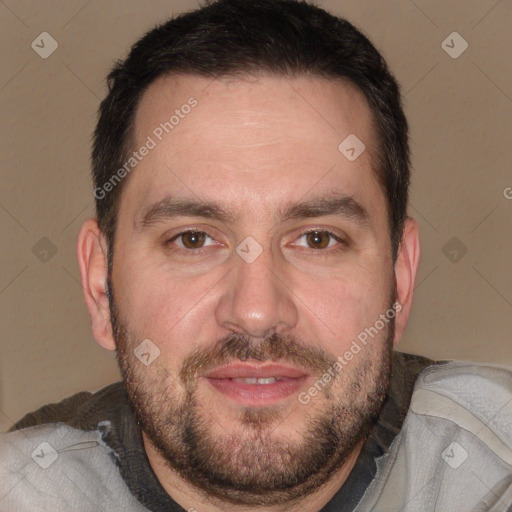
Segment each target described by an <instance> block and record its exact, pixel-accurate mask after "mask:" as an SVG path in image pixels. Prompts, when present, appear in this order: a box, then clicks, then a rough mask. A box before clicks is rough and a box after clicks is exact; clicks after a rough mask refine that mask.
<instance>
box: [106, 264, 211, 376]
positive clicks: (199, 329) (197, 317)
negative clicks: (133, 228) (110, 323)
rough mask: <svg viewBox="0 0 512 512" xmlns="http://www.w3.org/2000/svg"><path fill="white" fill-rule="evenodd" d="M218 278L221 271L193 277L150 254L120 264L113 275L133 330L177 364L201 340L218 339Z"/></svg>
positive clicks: (125, 318)
mask: <svg viewBox="0 0 512 512" xmlns="http://www.w3.org/2000/svg"><path fill="white" fill-rule="evenodd" d="M220 277H221V275H220ZM218 281H219V276H218V275H217V273H216V272H212V273H211V274H208V275H203V276H201V278H196V279H190V278H186V277H183V276H182V275H177V274H175V273H172V272H168V271H166V270H162V269H159V268H154V267H151V266H150V259H149V258H148V259H147V260H145V264H142V259H141V262H139V263H136V262H134V261H131V262H127V264H125V265H122V264H120V265H119V266H118V268H117V272H116V274H115V276H114V282H115V298H116V304H117V307H118V309H119V311H120V313H121V315H122V319H123V321H124V322H125V323H126V325H127V326H128V328H129V330H130V331H131V333H132V335H134V336H135V337H136V338H137V339H138V338H140V339H141V340H143V339H146V338H149V339H150V340H151V341H152V342H153V343H155V344H156V345H157V346H158V348H159V349H160V351H161V354H162V356H163V359H165V360H166V361H167V364H168V365H169V366H174V365H173V364H172V361H177V364H179V361H181V360H182V359H183V358H185V357H186V356H188V355H189V354H190V352H191V350H193V349H194V348H196V347H199V346H200V345H201V340H203V343H204V341H205V340H207V341H210V342H211V341H212V340H213V339H214V338H213V337H212V336H214V332H215V328H214V325H213V324H212V322H215V315H214V311H215V301H216V300H217V299H218V297H217V299H216V298H215V294H213V293H212V292H211V290H212V289H213V288H214V287H215V284H216V282H218ZM209 324H211V328H210V327H209ZM209 333H210V335H209Z"/></svg>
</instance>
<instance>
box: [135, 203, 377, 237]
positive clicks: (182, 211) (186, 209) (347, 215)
mask: <svg viewBox="0 0 512 512" xmlns="http://www.w3.org/2000/svg"><path fill="white" fill-rule="evenodd" d="M324 216H336V217H340V218H343V219H345V220H347V221H350V222H353V223H355V224H358V225H359V226H361V227H366V228H368V227H370V216H369V214H368V210H367V209H366V208H365V207H364V206H363V205H362V204H361V203H359V202H358V201H357V200H356V199H355V198H353V197H352V196H347V195H335V196H330V197H314V198H312V199H310V200H308V201H304V202H299V203H288V204H286V205H285V206H284V207H283V208H280V209H279V210H278V213H277V218H278V220H280V221H281V222H285V221H290V220H300V219H305V218H313V217H324ZM175 217H204V218H206V219H213V220H218V221H220V222H224V223H236V222H237V221H238V220H239V219H240V214H239V213H236V212H235V211H234V210H232V209H228V208H226V207H224V206H221V205H220V204H218V203H215V202H204V201H200V200H196V199H181V198H173V197H171V196H166V197H164V198H163V199H161V200H159V201H157V202H156V203H154V204H152V205H150V206H148V207H146V208H143V209H142V211H141V213H140V214H139V215H138V216H137V219H136V221H135V227H136V229H137V230H139V231H143V230H145V229H147V228H149V227H150V226H152V225H154V224H158V223H160V222H165V221H167V220H171V219H173V218H175Z"/></svg>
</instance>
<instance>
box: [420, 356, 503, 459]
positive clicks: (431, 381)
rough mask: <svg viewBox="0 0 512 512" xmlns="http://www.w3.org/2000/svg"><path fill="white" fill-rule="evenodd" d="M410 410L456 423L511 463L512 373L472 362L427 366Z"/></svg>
mask: <svg viewBox="0 0 512 512" xmlns="http://www.w3.org/2000/svg"><path fill="white" fill-rule="evenodd" d="M410 409H411V411H412V412H413V413H415V414H417V415H423V416H429V417H433V418H439V419H444V420H447V421H449V422H451V423H455V424H456V425H458V427H460V428H462V429H464V430H466V431H468V432H471V433H472V434H473V435H474V436H475V437H476V438H478V439H479V440H480V441H482V442H483V443H484V444H485V445H487V446H488V447H489V448H491V450H492V451H493V452H494V453H495V454H497V455H499V456H501V457H502V458H504V460H506V461H507V462H508V463H509V464H512V371H511V370H509V369H507V368H503V367H498V366H492V365H487V364H477V363H471V362H449V363H445V364H440V365H436V366H430V367H427V368H426V369H425V370H423V372H422V373H421V374H420V375H419V376H418V379H417V380H416V385H415V387H414V391H413V395H412V399H411V405H410Z"/></svg>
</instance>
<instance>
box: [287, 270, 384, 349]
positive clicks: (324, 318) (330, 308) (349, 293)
mask: <svg viewBox="0 0 512 512" xmlns="http://www.w3.org/2000/svg"><path fill="white" fill-rule="evenodd" d="M390 283H392V280H391V278H390V277H389V271H388V273H385V272H384V271H383V270H382V269H380V271H379V270H377V269H373V270H371V271H370V270H369V269H364V268H362V267H359V268H358V269H357V270H355V269H353V270H352V271H351V272H346V273H345V275H343V276H341V275H340V276H337V277H336V278H331V279H328V280H322V282H321V283H320V282H319V281H318V280H316V281H315V280H310V279H304V277H303V276H302V279H301V284H300V288H298V289H297V296H299V297H305V299H304V302H303V303H300V302H299V303H298V304H299V305H300V309H301V311H302V314H301V317H302V318H303V328H302V329H301V331H303V332H304V333H306V332H307V334H308V335H309V336H312V338H310V339H320V340H324V342H325V343H326V345H327V343H328V344H329V346H326V347H325V348H326V349H327V350H328V351H329V352H331V353H336V354H337V353H340V352H343V351H344V349H346V348H347V347H348V346H349V345H350V344H351V342H352V340H354V339H355V338H357V336H358V335H359V334H360V333H361V332H362V331H364V330H365V329H366V328H369V327H371V326H373V325H374V324H375V322H376V321H377V320H378V319H379V317H380V315H381V314H385V312H386V311H387V309H388V307H389V305H390V304H389V303H390V298H391V284H390ZM305 319H307V320H305ZM307 323H309V324H310V327H309V328H308V327H307V326H306V325H305V324H307ZM301 334H302V332H301ZM328 340H330V341H328Z"/></svg>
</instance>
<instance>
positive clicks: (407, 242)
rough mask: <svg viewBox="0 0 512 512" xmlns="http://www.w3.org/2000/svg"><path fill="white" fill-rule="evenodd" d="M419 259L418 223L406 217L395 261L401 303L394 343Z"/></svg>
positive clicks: (407, 310)
mask: <svg viewBox="0 0 512 512" xmlns="http://www.w3.org/2000/svg"><path fill="white" fill-rule="evenodd" d="M419 261H420V241H419V229H418V223H417V222H416V220H415V219H413V218H411V217H408V218H407V219H406V221H405V225H404V232H403V236H402V241H401V243H400V247H399V250H398V255H397V260H396V263H395V283H396V302H398V303H400V304H401V310H400V312H399V313H398V314H397V317H396V323H395V338H394V344H395V345H396V344H398V342H399V341H400V339H401V338H402V335H403V332H404V330H405V326H406V325H407V321H408V320H409V315H410V312H411V307H412V298H413V292H414V283H415V280H416V272H417V270H418V264H419Z"/></svg>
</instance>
